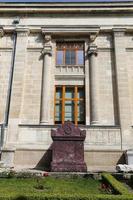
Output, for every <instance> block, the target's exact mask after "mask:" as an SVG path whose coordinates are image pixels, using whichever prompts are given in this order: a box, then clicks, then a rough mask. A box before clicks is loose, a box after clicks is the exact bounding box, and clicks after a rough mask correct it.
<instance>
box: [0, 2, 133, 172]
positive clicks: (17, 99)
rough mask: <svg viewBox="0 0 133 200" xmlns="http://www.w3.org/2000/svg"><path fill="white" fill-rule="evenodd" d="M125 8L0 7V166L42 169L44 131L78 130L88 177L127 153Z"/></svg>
mask: <svg viewBox="0 0 133 200" xmlns="http://www.w3.org/2000/svg"><path fill="white" fill-rule="evenodd" d="M132 63H133V2H132V1H128V2H127V1H126V0H125V1H116V2H113V1H112V2H111V1H110V2H108V3H107V2H106V3H105V2H93V1H92V2H82V3H81V2H77V3H76V2H75V3H73V2H69V3H68V2H67V3H61V2H60V3H59V2H58V1H56V2H53V3H47V2H44V3H39V2H38V3H0V127H1V132H0V133H1V143H0V145H1V161H2V162H4V163H5V165H6V166H10V167H13V166H14V167H36V166H41V165H42V166H45V167H49V162H50V159H51V153H52V149H51V145H52V139H51V128H55V127H57V125H58V124H62V123H64V121H67V120H70V121H72V122H73V123H75V124H76V125H78V126H79V127H81V128H82V129H85V130H86V140H85V152H84V156H85V162H86V163H87V167H88V170H103V169H106V170H113V169H114V168H115V166H116V164H117V163H122V162H124V160H123V153H124V152H125V150H127V149H131V148H132V147H133V127H132V125H133V64H132Z"/></svg>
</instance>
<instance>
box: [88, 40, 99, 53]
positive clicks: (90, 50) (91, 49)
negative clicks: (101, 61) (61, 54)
mask: <svg viewBox="0 0 133 200" xmlns="http://www.w3.org/2000/svg"><path fill="white" fill-rule="evenodd" d="M97 52H98V49H97V46H96V45H95V44H93V43H92V44H90V45H89V47H88V51H87V54H88V56H91V55H92V54H94V55H95V56H96V55H97Z"/></svg>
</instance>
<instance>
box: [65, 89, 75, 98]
mask: <svg viewBox="0 0 133 200" xmlns="http://www.w3.org/2000/svg"><path fill="white" fill-rule="evenodd" d="M65 98H70V99H72V98H74V88H66V94H65Z"/></svg>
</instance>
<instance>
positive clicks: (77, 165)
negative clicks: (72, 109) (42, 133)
mask: <svg viewBox="0 0 133 200" xmlns="http://www.w3.org/2000/svg"><path fill="white" fill-rule="evenodd" d="M51 137H52V139H53V148H52V163H51V171H53V172H86V171H87V167H86V164H85V162H84V140H85V137H86V131H85V130H80V129H79V128H78V127H77V126H75V125H74V124H73V123H71V122H66V123H65V124H64V125H62V126H61V127H59V128H57V130H52V131H51Z"/></svg>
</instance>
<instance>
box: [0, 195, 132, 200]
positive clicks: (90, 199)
mask: <svg viewBox="0 0 133 200" xmlns="http://www.w3.org/2000/svg"><path fill="white" fill-rule="evenodd" d="M0 200H133V196H132V195H88V196H86V195H85V196H83V195H82V196H70V195H65V196H64V195H63V196H61V195H46V196H44V195H43V196H41V195H40V196H39V195H38V196H37V195H35V196H34V195H30V196H27V195H23V196H16V197H15V196H14V197H12V196H5V197H4V196H3V197H2V196H1V197H0Z"/></svg>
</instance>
